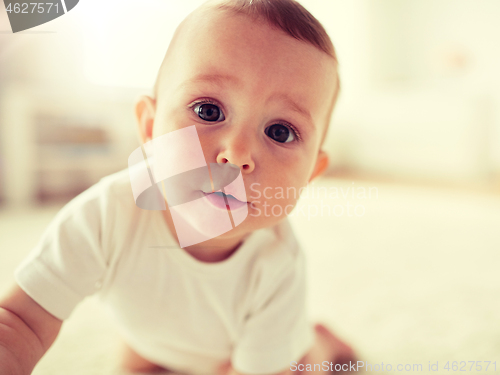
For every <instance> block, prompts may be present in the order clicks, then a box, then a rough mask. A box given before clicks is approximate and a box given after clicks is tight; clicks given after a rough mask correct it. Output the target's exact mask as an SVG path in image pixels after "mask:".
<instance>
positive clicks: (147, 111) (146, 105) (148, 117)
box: [135, 95, 156, 143]
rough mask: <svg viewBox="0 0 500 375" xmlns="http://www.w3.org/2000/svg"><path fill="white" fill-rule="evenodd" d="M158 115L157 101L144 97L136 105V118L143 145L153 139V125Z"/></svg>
mask: <svg viewBox="0 0 500 375" xmlns="http://www.w3.org/2000/svg"><path fill="white" fill-rule="evenodd" d="M155 113H156V100H155V99H153V98H151V97H149V96H146V95H143V96H141V97H140V98H139V99H138V100H137V103H136V104H135V117H136V119H137V127H138V129H139V138H140V140H141V141H142V143H146V142H147V141H149V140H151V139H153V125H154V120H155Z"/></svg>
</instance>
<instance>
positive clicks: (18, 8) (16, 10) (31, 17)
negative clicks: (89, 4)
mask: <svg viewBox="0 0 500 375" xmlns="http://www.w3.org/2000/svg"><path fill="white" fill-rule="evenodd" d="M78 1H79V0H56V1H52V2H45V1H22V0H21V1H19V0H17V1H16V0H4V1H3V2H4V4H5V10H6V11H7V15H8V16H9V22H10V27H11V29H12V32H13V33H17V32H19V31H23V30H26V29H31V28H32V27H35V26H38V25H41V24H43V23H47V22H49V21H52V20H54V19H56V18H58V17H61V16H63V15H64V14H66V13H68V12H69V11H70V10H71V9H73V8H74V7H75V6H76V4H78Z"/></svg>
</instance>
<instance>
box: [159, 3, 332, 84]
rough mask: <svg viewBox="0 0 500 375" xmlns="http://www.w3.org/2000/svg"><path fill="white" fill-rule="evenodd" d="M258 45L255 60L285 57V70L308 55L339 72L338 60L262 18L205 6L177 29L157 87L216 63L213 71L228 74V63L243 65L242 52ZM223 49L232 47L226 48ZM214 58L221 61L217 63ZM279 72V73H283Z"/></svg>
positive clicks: (254, 49)
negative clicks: (273, 41) (191, 70)
mask: <svg viewBox="0 0 500 375" xmlns="http://www.w3.org/2000/svg"><path fill="white" fill-rule="evenodd" d="M256 34H258V35H261V36H262V37H263V38H262V40H264V41H266V42H269V41H272V40H276V43H274V44H273V43H262V40H259V39H258V38H252V36H253V35H256ZM255 44H258V46H257V47H258V48H253V49H252V51H253V54H252V56H251V58H252V59H256V60H259V59H263V58H265V57H268V55H269V52H271V53H272V54H273V57H272V60H276V59H280V58H281V59H282V60H283V66H284V67H285V66H286V65H289V64H290V62H293V61H295V60H298V59H300V58H303V57H304V56H306V57H307V58H309V59H310V60H318V64H319V65H321V64H322V65H331V67H332V69H331V70H332V71H335V73H336V65H337V64H336V60H335V59H333V58H330V57H329V56H328V55H327V54H326V53H324V52H322V51H320V50H319V49H318V48H316V47H315V46H313V45H311V44H310V43H307V42H304V41H298V40H297V39H295V38H293V37H291V36H289V35H286V34H285V33H284V32H283V31H282V30H278V29H277V28H276V27H273V26H271V25H270V24H269V23H268V22H266V21H265V20H263V19H262V18H254V17H251V16H248V15H245V14H238V13H234V12H230V11H227V10H224V9H217V8H215V7H214V6H209V5H204V6H202V7H200V8H198V9H197V10H196V11H195V12H193V13H192V14H190V15H189V16H188V17H187V18H186V19H185V20H184V21H183V22H182V23H181V24H180V25H179V27H178V29H177V30H176V33H175V35H174V37H173V39H172V41H171V43H170V46H169V48H168V51H167V54H166V57H165V60H164V61H163V64H162V66H161V68H160V73H159V76H158V81H161V82H157V85H159V84H161V85H168V84H169V83H173V82H174V81H175V79H174V80H173V79H172V78H174V77H177V78H178V77H179V75H178V74H176V72H179V71H183V70H186V69H187V68H189V67H193V66H194V65H195V66H196V69H198V70H199V69H200V67H202V68H206V67H207V64H212V65H213V67H214V69H212V70H213V71H224V70H225V69H224V68H227V65H228V64H225V63H227V62H228V61H226V60H231V61H236V63H235V64H237V65H239V63H240V61H239V60H238V59H239V58H240V59H245V58H247V56H241V54H239V52H238V49H240V48H241V47H242V48H248V49H250V48H252V47H255ZM283 44H286V48H282V47H281V46H282V45H283ZM222 46H229V47H228V48H226V49H224V48H222ZM304 46H306V47H307V48H304ZM266 48H267V49H266ZM269 49H271V51H269ZM224 53H225V54H224ZM214 56H215V57H217V58H218V60H217V59H215V61H214ZM319 60H321V61H319ZM271 65H272V64H267V65H266V68H270V67H271ZM208 67H209V68H210V67H211V66H208ZM278 69H279V71H284V70H285V69H280V68H279V67H278ZM164 70H168V71H169V72H170V74H169V76H170V79H168V80H165V79H164V78H165V77H164V76H166V75H165V74H164V72H163V71H164ZM267 70H269V69H267ZM279 71H278V72H276V74H280V72H279ZM173 76H174V77H173Z"/></svg>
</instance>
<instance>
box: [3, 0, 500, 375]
mask: <svg viewBox="0 0 500 375" xmlns="http://www.w3.org/2000/svg"><path fill="white" fill-rule="evenodd" d="M300 2H301V3H302V4H303V5H304V6H305V7H306V8H307V9H308V10H309V11H311V13H312V14H313V15H315V16H316V17H317V18H318V19H319V20H320V21H321V22H322V23H323V25H324V26H325V28H326V29H327V31H328V33H329V35H330V36H331V38H332V40H333V43H334V45H335V47H336V50H337V55H338V59H339V64H340V65H339V71H340V77H341V86H342V91H341V95H340V98H339V101H338V104H337V107H336V110H335V113H334V116H333V121H332V125H331V128H330V131H329V134H328V138H327V141H326V143H325V149H326V151H327V152H328V153H329V154H330V156H331V165H330V167H329V170H328V171H327V174H326V176H325V177H324V178H322V179H320V180H318V181H317V182H316V184H317V186H326V187H336V188H338V189H342V188H343V189H346V191H347V189H349V188H354V187H366V189H368V188H369V187H376V189H377V195H376V197H375V196H373V197H370V198H368V199H365V200H363V198H359V197H358V198H356V197H354V195H353V196H352V199H351V203H353V204H360V205H361V204H362V205H363V207H364V211H363V212H364V214H363V215H360V216H359V217H358V216H355V217H349V216H347V214H346V215H343V216H340V217H336V216H331V215H330V216H329V217H316V218H311V217H307V218H306V217H301V216H296V217H293V218H292V222H293V225H295V226H296V227H297V232H298V236H299V238H300V239H301V241H302V242H303V244H304V247H305V248H306V251H308V252H309V258H310V262H309V267H310V271H312V272H310V274H311V286H310V289H311V312H312V315H313V316H314V317H315V318H317V319H319V320H324V321H326V322H327V323H328V324H330V325H331V326H332V327H334V328H335V329H336V331H337V332H339V334H340V335H342V336H343V337H344V338H346V340H348V341H350V342H351V343H352V344H353V346H355V347H356V348H358V350H359V351H360V352H361V354H362V357H364V358H365V359H370V360H371V361H372V363H380V362H381V361H385V362H387V361H392V362H393V363H397V361H399V363H406V362H412V363H417V362H419V363H424V364H425V365H426V364H427V362H428V361H431V362H432V363H435V362H436V361H437V360H438V359H439V360H440V370H441V369H442V366H444V364H445V362H446V360H457V361H461V360H464V361H467V360H481V359H482V360H491V361H494V360H495V359H496V360H498V363H497V366H498V367H497V369H498V370H500V357H499V353H500V324H499V323H498V316H499V314H500V303H499V300H498V293H499V292H500V277H499V276H498V273H499V272H498V270H499V268H500V257H499V253H500V252H499V250H500V69H499V67H500V48H499V47H500V23H499V22H498V20H499V19H500V2H499V1H497V0H479V1H473V0H440V1H435V0H349V1H345V0H327V1H325V0H302V1H300ZM201 3H202V1H199V0H184V1H182V2H180V1H173V0H142V1H141V2H138V1H124V0H121V1H118V0H106V1H97V0H82V1H80V3H79V4H78V6H77V7H75V8H74V9H73V10H72V11H70V12H69V13H68V14H67V15H65V16H63V17H60V18H58V19H56V20H54V21H51V22H49V23H47V24H44V25H41V26H38V27H36V28H33V29H30V30H26V31H23V32H19V33H16V34H12V32H11V30H10V25H9V22H8V18H7V13H6V12H5V8H4V5H3V4H1V5H0V199H1V203H0V246H1V248H0V261H1V264H0V287H1V289H2V290H3V289H4V288H6V287H7V285H8V283H9V282H10V281H11V280H12V272H13V270H14V268H15V267H16V266H17V264H18V263H19V262H20V261H21V259H22V258H23V257H24V256H25V255H26V253H27V252H28V251H29V249H30V248H31V247H32V246H33V245H34V244H35V243H36V241H37V239H38V238H39V236H40V234H41V233H42V231H43V229H44V227H45V226H46V225H47V224H48V222H49V221H50V219H51V218H52V217H53V215H54V214H55V213H56V212H57V210H58V209H59V208H60V207H61V205H62V204H64V203H65V202H67V201H68V200H69V199H71V198H72V197H74V196H75V195H76V194H78V193H80V192H81V191H83V190H85V189H86V188H88V187H89V186H91V185H92V184H94V183H95V182H97V181H98V180H99V179H100V178H101V177H103V176H105V175H107V174H110V173H112V172H115V171H118V170H121V169H123V168H126V166H127V158H128V155H129V154H130V152H131V151H132V150H134V149H135V148H136V147H137V146H138V141H137V135H136V130H135V120H134V115H133V104H134V101H135V99H136V98H137V97H138V96H139V95H141V94H149V93H150V92H151V88H152V85H153V83H154V80H155V78H156V74H157V70H158V68H159V66H160V63H161V61H162V59H163V56H164V53H165V51H166V48H167V46H168V43H169V41H170V38H171V36H172V34H173V32H174V30H175V28H176V26H177V25H178V24H179V22H180V21H181V20H182V19H183V18H184V17H185V16H186V15H187V14H188V13H190V12H191V11H192V10H193V9H194V8H195V7H196V6H198V5H199V4H201ZM318 199H319V198H318V197H316V198H315V197H314V195H312V196H309V197H307V198H303V199H302V200H301V201H302V204H306V205H311V204H320V200H318ZM356 199H358V201H357V202H356ZM340 202H341V203H342V202H343V204H345V203H346V199H345V197H344V199H343V200H342V199H340ZM323 203H324V202H323V201H321V204H323ZM337 203H338V201H336V200H335V199H331V200H330V201H328V202H326V203H325V204H328V205H335V204H337ZM320 229H321V231H322V233H325V234H326V233H328V236H326V235H325V237H321V238H319V239H318V236H317V235H315V234H314V233H317V231H318V230H320ZM89 303H90V302H89ZM86 306H87V307H85V308H86V309H87V310H80V311H87V312H88V311H91V310H92V311H94V310H93V309H94V305H91V304H90V305H86ZM82 309H84V308H82ZM94 314H98V313H97V312H95V311H94ZM75 316H76V317H75V318H74V320H73V323H68V325H67V326H68V327H70V328H66V331H65V333H64V334H63V335H62V337H60V339H58V340H59V341H60V342H61V341H62V342H63V343H64V345H63V344H62V343H60V344H59V345H56V346H55V348H54V349H51V350H53V351H54V353H56V354H52V356H47V357H48V359H47V360H46V362H44V363H42V364H41V367H39V369H38V371H39V372H38V374H59V373H61V374H62V373H68V372H63V371H69V370H68V369H69V368H71V372H72V373H75V371H76V370H75V369H74V368H73V367H68V366H70V365H69V364H70V363H73V364H74V361H79V362H80V363H81V361H82V358H81V355H79V354H78V353H79V350H80V349H78V348H80V347H81V342H82V341H75V340H74V339H72V338H71V337H72V336H71V334H70V333H69V332H70V331H71V332H74V331H83V330H84V329H85V332H86V333H87V337H89V338H88V339H85V340H90V341H83V342H88V343H90V344H89V346H92V348H93V350H95V352H94V355H93V356H92V355H91V356H86V357H85V360H84V361H87V362H88V363H89V364H88V367H85V366H83V367H82V369H81V370H78V371H81V373H82V374H88V373H94V372H92V371H94V370H95V368H97V367H99V368H100V369H101V370H99V371H104V370H102V369H103V368H108V367H109V366H111V365H109V363H108V362H107V357H106V356H104V355H103V354H102V352H106V350H108V349H107V348H108V347H107V346H106V345H108V344H110V342H111V341H110V340H109V339H107V338H105V337H104V336H102V335H104V333H103V332H107V331H106V329H105V328H106V327H107V326H105V324H103V323H95V322H96V320H95V319H94V320H92V321H91V320H89V318H88V317H89V316H94V315H92V314H84V313H83V312H77V313H75ZM71 327H73V328H71ZM92 335H93V336H92ZM100 335H101V336H100ZM106 337H107V336H106ZM92 340H93V341H92ZM110 345H111V344H110ZM68 348H74V349H75V350H74V351H73V350H69V349H68ZM97 348H101V349H102V351H101V352H99V351H98V350H97ZM99 353H101V354H99ZM59 356H62V357H64V358H66V360H65V361H62V362H60V361H58V362H57V363H58V364H57V365H56V364H55V363H56V361H55V358H60V357H59ZM72 356H73V357H72ZM495 356H496V358H495ZM89 358H90V359H89ZM61 363H62V364H61ZM64 364H66V366H67V367H66V368H64V366H65V365H64ZM97 365H98V366H97ZM108 365H109V366H108ZM96 366H97V367H96ZM106 366H108V367H106ZM92 368H93V369H94V370H91V369H92ZM110 368H111V367H110ZM95 371H96V372H95V373H96V374H97V373H104V372H99V371H97V370H95ZM110 371H111V370H110ZM491 371H492V368H490V369H489V372H491ZM424 372H425V371H424ZM439 372H441V371H439ZM439 372H433V373H439ZM79 373H80V372H79ZM380 373H384V372H383V371H380ZM387 373H391V372H390V371H389V372H387ZM443 373H446V372H443Z"/></svg>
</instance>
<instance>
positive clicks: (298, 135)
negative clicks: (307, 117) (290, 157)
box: [276, 121, 302, 142]
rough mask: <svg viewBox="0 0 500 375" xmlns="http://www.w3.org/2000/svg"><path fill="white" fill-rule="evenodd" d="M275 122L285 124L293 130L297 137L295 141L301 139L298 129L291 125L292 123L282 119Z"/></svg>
mask: <svg viewBox="0 0 500 375" xmlns="http://www.w3.org/2000/svg"><path fill="white" fill-rule="evenodd" d="M276 124H280V125H283V126H286V127H287V128H289V129H290V130H291V131H292V132H293V134H294V135H295V137H296V138H297V141H299V142H300V141H302V136H301V135H300V132H299V130H298V129H297V128H296V127H295V126H293V125H292V124H289V123H288V122H284V121H278V122H276Z"/></svg>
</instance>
